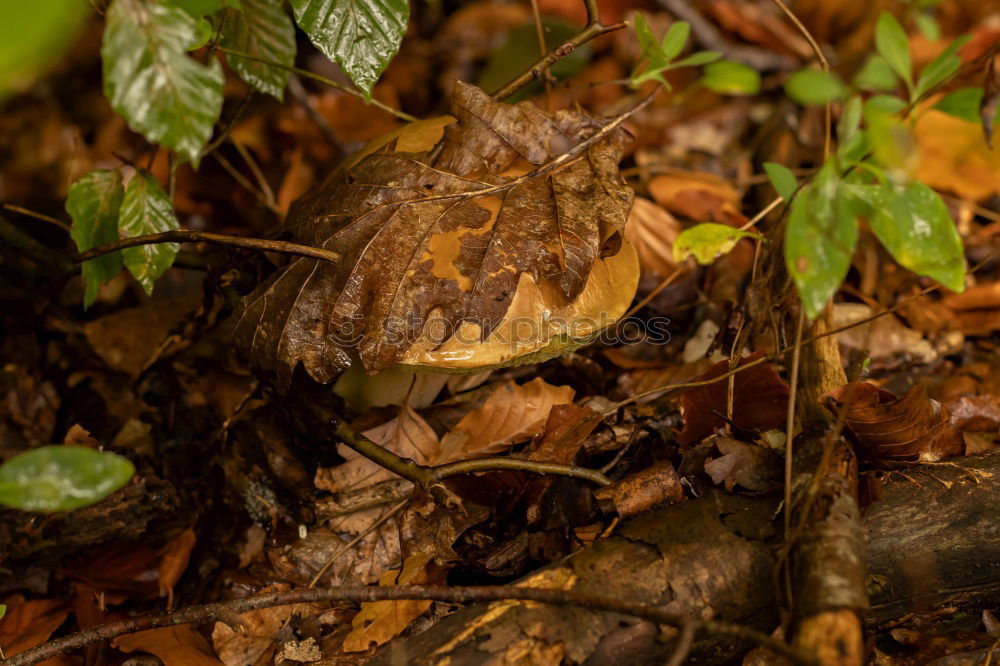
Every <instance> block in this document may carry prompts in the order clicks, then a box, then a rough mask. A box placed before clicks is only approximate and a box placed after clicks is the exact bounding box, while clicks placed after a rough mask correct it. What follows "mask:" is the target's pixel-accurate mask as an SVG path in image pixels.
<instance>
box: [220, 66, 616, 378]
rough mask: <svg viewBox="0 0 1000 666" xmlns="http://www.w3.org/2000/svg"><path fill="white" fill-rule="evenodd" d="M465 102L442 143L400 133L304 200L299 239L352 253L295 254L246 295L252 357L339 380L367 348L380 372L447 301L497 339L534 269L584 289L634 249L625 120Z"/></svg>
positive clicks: (294, 220) (467, 96)
mask: <svg viewBox="0 0 1000 666" xmlns="http://www.w3.org/2000/svg"><path fill="white" fill-rule="evenodd" d="M452 115H453V116H454V118H455V119H456V120H455V122H452V123H450V124H448V125H447V126H445V127H444V128H443V138H442V140H441V141H440V142H439V143H437V144H436V145H435V146H433V147H432V148H430V149H428V148H427V146H426V142H419V141H418V142H416V144H417V145H415V146H414V145H408V146H407V145H404V147H409V148H414V147H416V148H420V149H422V150H420V151H411V152H407V151H404V150H400V145H399V144H400V139H401V138H403V137H404V136H406V135H405V133H403V134H400V135H397V136H395V137H394V138H391V139H390V140H389V141H388V142H387V143H383V144H381V147H380V148H378V149H377V150H374V151H373V152H368V153H367V154H364V156H363V157H361V159H360V160H357V161H356V162H355V163H353V164H351V165H348V166H347V167H345V168H342V169H340V170H338V171H337V172H335V173H334V174H333V175H332V176H331V177H330V179H328V180H327V181H326V183H325V184H324V185H322V186H321V187H320V188H318V189H316V190H315V191H313V192H312V193H310V194H308V195H306V196H305V197H304V198H302V199H300V200H299V201H297V202H296V203H295V204H293V206H292V210H291V212H290V214H289V219H288V225H287V226H288V230H289V232H290V234H291V236H292V238H293V239H294V240H295V241H296V242H298V243H303V244H307V245H312V246H317V247H322V248H324V249H327V250H331V251H336V252H338V253H340V255H341V257H342V259H341V261H339V262H337V263H336V264H332V263H329V262H325V263H324V262H318V261H316V260H313V259H307V258H298V259H295V260H293V261H291V262H290V263H289V264H288V265H287V266H286V267H284V268H283V269H281V270H279V271H278V272H277V273H276V274H275V275H274V276H273V277H272V278H271V279H270V280H268V281H267V282H265V283H264V284H262V285H261V286H259V287H258V288H257V289H256V290H255V291H254V292H253V293H252V294H250V295H249V296H248V297H247V298H246V299H244V302H243V304H242V305H241V307H240V309H239V311H238V312H237V313H236V317H235V319H234V323H233V324H232V327H233V328H232V332H233V336H234V339H235V341H236V343H237V345H238V346H239V347H240V348H242V350H243V351H244V353H246V354H247V355H248V356H249V357H250V358H251V360H253V361H254V362H256V363H257V364H258V365H260V366H261V367H262V368H264V369H266V370H274V371H276V372H277V374H278V377H279V380H280V381H282V382H285V383H287V381H288V380H290V377H291V374H292V372H293V371H294V369H295V367H296V366H297V365H298V364H299V363H300V362H301V363H302V364H303V366H304V367H305V369H306V371H307V372H308V373H309V374H310V375H311V376H312V377H313V378H314V379H316V380H317V381H320V382H327V381H330V380H332V379H333V378H334V377H335V376H336V375H337V374H338V373H339V372H340V371H341V370H342V369H343V368H345V367H347V366H349V365H350V364H351V363H352V361H353V356H354V354H355V353H356V354H357V356H359V357H360V360H361V363H362V365H363V367H364V368H365V370H366V371H367V372H369V373H375V372H378V371H380V370H383V369H385V368H387V367H389V366H390V365H391V364H392V363H394V362H395V361H397V360H398V359H399V358H400V357H401V356H402V354H403V353H404V352H405V351H406V349H407V348H408V346H409V345H410V344H411V343H412V342H413V341H414V340H415V339H416V338H417V337H419V335H420V333H421V332H422V330H423V328H424V324H425V323H426V322H427V321H428V319H429V318H430V316H431V315H432V313H433V315H434V317H435V318H436V319H439V320H441V321H443V322H445V323H446V324H447V328H448V330H449V331H450V332H449V333H447V334H450V333H453V332H454V331H455V330H457V327H458V325H459V324H460V323H462V322H465V321H473V322H475V323H477V324H478V325H479V329H480V335H481V337H482V338H483V339H485V338H486V337H487V336H488V335H489V333H490V330H491V328H492V327H493V326H495V325H496V324H498V323H499V322H500V321H501V319H502V318H503V315H504V314H505V313H506V311H507V308H508V307H509V305H510V303H511V301H512V299H513V297H514V293H515V291H516V288H517V285H518V281H519V279H520V276H521V274H522V273H528V274H530V275H531V276H532V277H533V278H534V279H535V281H536V282H538V283H542V282H545V283H550V284H553V285H555V286H556V287H558V289H559V290H560V291H561V292H562V293H563V295H564V296H565V297H566V298H567V299H568V300H572V299H574V298H575V297H576V296H577V295H579V294H580V292H581V291H582V290H583V288H584V286H585V284H586V282H587V277H588V275H589V274H590V269H591V266H592V265H593V264H594V261H595V260H596V259H597V258H598V257H600V256H611V255H614V254H616V253H617V252H618V250H619V249H620V247H621V241H622V230H623V229H624V226H625V222H626V220H627V218H628V213H629V209H630V207H631V204H632V191H631V189H629V188H628V187H627V186H626V185H625V182H624V180H623V178H622V177H621V175H620V173H619V171H618V161H619V159H620V158H621V156H622V154H623V152H624V150H625V146H626V142H627V138H628V134H627V133H626V132H625V131H624V130H622V129H621V128H618V127H616V128H615V129H613V130H610V131H607V132H605V133H604V134H602V135H600V136H599V137H597V138H595V135H597V133H598V132H600V130H601V128H602V127H603V126H604V123H603V122H602V121H601V120H599V119H597V118H595V117H593V116H590V115H589V114H587V113H585V112H583V111H582V110H579V109H567V110H562V111H557V112H554V113H549V112H545V111H541V110H539V109H538V108H536V107H535V106H533V105H532V104H530V103H527V102H524V103H521V104H517V105H513V106H512V105H505V104H501V103H497V102H494V101H492V100H490V98H489V97H488V96H487V95H486V94H485V93H483V92H482V91H481V90H479V89H478V88H475V87H474V86H471V85H467V84H462V83H458V84H456V86H455V89H454V95H453V101H452ZM588 139H593V143H592V144H590V145H588V146H587V147H586V149H585V150H582V151H581V152H580V153H579V155H577V156H575V157H573V158H569V159H566V161H565V163H563V164H560V165H559V166H558V168H553V169H551V170H547V171H544V172H543V173H541V174H540V175H536V176H533V175H532V174H534V173H535V172H536V171H538V168H539V167H541V166H543V165H545V164H546V163H548V162H551V161H552V160H553V159H555V158H558V157H559V156H561V155H565V154H566V153H568V152H570V151H572V150H573V148H574V147H576V146H579V145H580V144H582V143H584V142H586V141H587V140H588ZM405 143H407V142H404V144H405ZM410 143H412V142H410Z"/></svg>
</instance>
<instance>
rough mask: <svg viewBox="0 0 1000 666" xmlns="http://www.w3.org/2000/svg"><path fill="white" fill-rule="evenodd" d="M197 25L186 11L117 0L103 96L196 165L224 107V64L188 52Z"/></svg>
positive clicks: (136, 126) (107, 32)
mask: <svg viewBox="0 0 1000 666" xmlns="http://www.w3.org/2000/svg"><path fill="white" fill-rule="evenodd" d="M196 41H197V23H196V22H195V20H194V19H193V18H192V17H191V16H190V15H188V14H187V12H185V11H184V10H182V9H180V8H178V7H174V6H171V5H163V4H153V3H150V2H147V1H146V0H114V1H113V2H112V3H111V6H110V7H109V8H108V12H107V21H106V25H105V28H104V41H103V43H102V44H101V58H102V60H103V63H104V93H105V95H107V97H108V99H109V100H110V101H111V106H112V107H113V108H114V109H115V111H117V112H118V113H120V114H122V115H123V116H124V117H125V120H127V121H128V124H129V127H131V128H132V129H133V130H135V131H137V132H139V133H140V134H142V135H143V136H145V137H146V138H147V139H149V140H150V141H151V142H153V143H161V144H163V145H164V146H166V147H167V148H170V149H171V150H175V151H177V152H178V153H179V154H180V155H181V156H182V157H184V158H185V159H188V160H190V161H191V162H194V163H195V164H197V162H198V159H199V156H200V154H201V149H202V147H203V146H204V145H205V143H206V142H207V141H208V138H209V137H210V136H211V134H212V127H213V126H214V124H215V121H216V120H218V118H219V112H220V111H221V110H222V79H223V77H222V67H220V66H219V63H218V61H217V60H215V59H212V60H211V61H210V63H209V64H208V65H207V66H206V65H202V64H201V63H199V62H197V61H196V60H194V59H193V58H191V57H189V56H188V55H187V53H186V52H185V49H186V48H187V47H188V46H189V45H190V44H193V43H195V42H196Z"/></svg>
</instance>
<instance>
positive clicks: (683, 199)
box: [649, 171, 747, 227]
mask: <svg viewBox="0 0 1000 666" xmlns="http://www.w3.org/2000/svg"><path fill="white" fill-rule="evenodd" d="M649 193H650V194H652V195H653V198H654V199H655V200H656V203H658V204H660V205H661V206H663V207H664V208H666V209H667V210H668V211H670V212H671V213H675V214H677V215H683V216H684V217H688V218H691V219H692V220H695V221H696V222H718V223H720V224H729V225H732V226H734V227H738V226H741V225H743V224H744V223H745V222H746V221H747V218H746V217H745V216H744V215H743V213H741V212H740V199H741V197H740V194H739V192H737V191H736V188H735V187H733V186H732V185H730V184H729V183H727V182H726V181H724V180H722V179H721V178H719V177H718V176H714V175H712V174H708V173H694V172H683V171H678V172H675V173H669V174H664V175H662V176H657V177H656V178H654V179H653V180H652V181H650V183H649Z"/></svg>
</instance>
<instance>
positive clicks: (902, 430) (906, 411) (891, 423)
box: [827, 382, 965, 466]
mask: <svg viewBox="0 0 1000 666" xmlns="http://www.w3.org/2000/svg"><path fill="white" fill-rule="evenodd" d="M845 403H846V404H847V427H848V429H849V430H850V432H852V433H853V434H854V437H855V440H856V441H857V444H858V454H859V456H860V457H861V458H862V459H864V460H867V461H869V462H871V463H873V464H876V465H882V466H892V465H898V464H900V463H907V462H916V461H931V462H933V461H937V460H940V459H941V458H943V457H946V456H949V455H958V454H960V453H962V451H963V449H964V448H965V444H964V442H963V440H962V437H961V433H959V432H958V429H957V428H956V427H955V425H954V424H952V423H951V422H950V419H949V414H948V410H947V409H945V408H944V407H942V406H941V403H939V402H938V401H937V400H931V399H930V398H928V397H927V390H926V388H925V387H924V386H923V385H922V384H917V385H916V386H914V387H913V388H911V389H910V390H909V391H907V392H906V395H904V396H903V397H902V398H897V397H896V396H895V395H893V394H892V393H890V392H888V391H884V390H882V389H880V388H878V387H877V386H875V385H874V384H871V383H869V382H854V383H852V384H845V385H844V386H841V387H840V388H838V389H837V390H835V391H832V392H831V393H829V394H828V401H827V408H828V409H829V410H830V411H831V412H833V413H834V414H837V413H838V412H839V410H840V409H842V406H843V405H844V404H845Z"/></svg>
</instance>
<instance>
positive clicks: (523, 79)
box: [491, 0, 626, 101]
mask: <svg viewBox="0 0 1000 666" xmlns="http://www.w3.org/2000/svg"><path fill="white" fill-rule="evenodd" d="M583 4H584V7H585V8H586V9H587V25H585V26H584V28H583V30H581V31H580V32H578V33H576V34H575V35H573V36H572V37H570V38H569V40H567V41H565V42H563V43H562V44H560V45H559V46H557V47H556V48H555V49H553V50H552V51H550V52H549V53H547V54H545V55H543V56H542V57H541V59H540V60H538V62H536V63H535V64H533V65H532V66H531V67H529V68H528V69H526V70H524V71H523V72H521V74H519V75H518V76H517V77H516V78H515V79H514V80H513V81H511V82H510V83H508V84H507V85H505V86H504V87H502V88H500V90H498V91H496V92H495V93H493V95H491V97H492V99H493V100H494V101H500V100H502V99H505V98H507V97H510V96H511V95H513V94H514V93H515V92H517V91H518V90H520V89H521V88H523V87H524V86H526V85H528V84H529V83H531V82H532V81H535V80H537V79H540V78H542V77H543V76H545V73H546V72H547V71H548V69H549V67H551V66H552V65H554V64H555V63H557V62H558V61H560V60H562V59H563V58H565V57H566V56H568V55H569V54H570V53H572V52H573V51H575V50H576V49H577V48H578V47H580V46H582V45H584V44H586V43H587V42H589V41H590V40H592V39H594V38H595V37H600V36H601V35H604V34H607V33H609V32H614V31H615V30H620V29H621V28H624V27H625V25H626V24H625V23H615V24H613V25H604V24H603V23H601V17H600V13H599V10H598V7H597V0H584V3H583Z"/></svg>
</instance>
